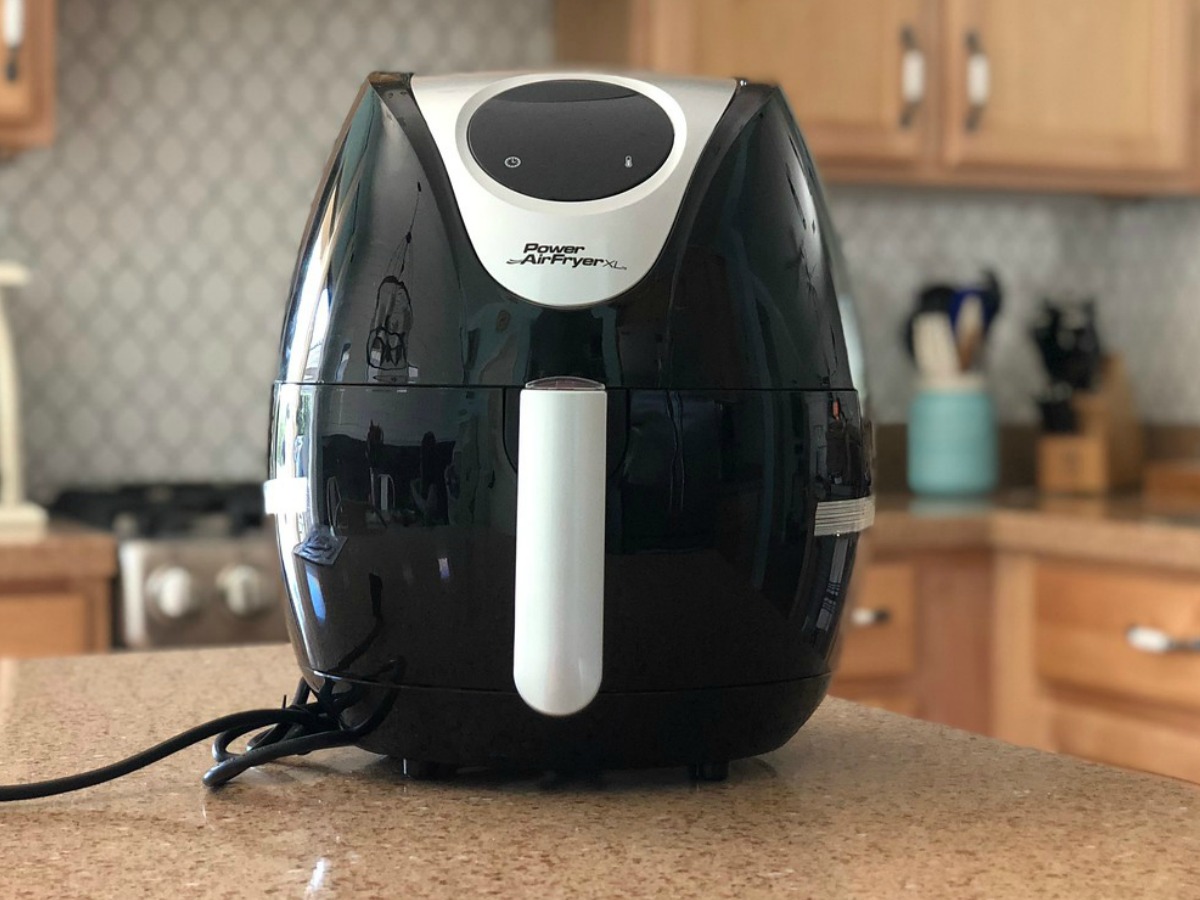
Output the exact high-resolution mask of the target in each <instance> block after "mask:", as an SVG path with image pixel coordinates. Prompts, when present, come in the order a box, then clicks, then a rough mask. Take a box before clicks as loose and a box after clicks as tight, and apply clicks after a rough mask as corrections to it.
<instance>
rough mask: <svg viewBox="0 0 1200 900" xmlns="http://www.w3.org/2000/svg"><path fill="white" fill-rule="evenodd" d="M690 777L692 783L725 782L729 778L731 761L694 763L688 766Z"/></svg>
mask: <svg viewBox="0 0 1200 900" xmlns="http://www.w3.org/2000/svg"><path fill="white" fill-rule="evenodd" d="M688 777H689V778H691V779H692V781H724V780H725V779H726V778H728V777H729V761H728V760H726V761H725V762H709V763H692V764H691V765H690V766H688Z"/></svg>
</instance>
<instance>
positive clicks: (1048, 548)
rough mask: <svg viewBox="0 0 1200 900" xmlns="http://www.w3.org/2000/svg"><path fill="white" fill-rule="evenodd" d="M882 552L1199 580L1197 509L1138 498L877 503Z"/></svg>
mask: <svg viewBox="0 0 1200 900" xmlns="http://www.w3.org/2000/svg"><path fill="white" fill-rule="evenodd" d="M870 540H871V543H872V546H873V548H874V549H875V550H876V551H878V552H885V553H886V552H890V551H894V552H907V551H915V550H954V549H972V548H978V549H990V550H1001V551H1004V550H1009V551H1015V552H1025V551H1029V552H1036V553H1040V554H1047V555H1052V556H1067V557H1072V558H1076V559H1086V560H1094V561H1096V562H1111V563H1125V564H1130V565H1144V566H1156V567H1159V568H1162V569H1174V570H1177V571H1181V572H1200V508H1197V507H1195V506H1194V505H1193V506H1185V505H1171V504H1163V503H1161V502H1160V503H1151V502H1147V501H1144V500H1142V499H1141V498H1140V497H1137V496H1125V497H1120V496H1118V497H1113V498H1103V497H1099V498H1089V497H1055V496H1045V495H1040V494H1037V493H1035V492H1033V491H1023V492H1010V493H1006V494H1001V495H999V496H996V497H993V498H987V499H981V500H936V499H926V498H916V497H910V496H903V495H891V496H888V495H885V496H882V497H880V498H879V501H878V512H877V514H876V518H875V527H874V528H872V529H871V531H870Z"/></svg>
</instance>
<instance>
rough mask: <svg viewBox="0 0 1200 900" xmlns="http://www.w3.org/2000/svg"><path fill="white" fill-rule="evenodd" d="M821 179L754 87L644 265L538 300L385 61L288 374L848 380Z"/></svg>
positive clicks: (480, 379) (294, 326)
mask: <svg viewBox="0 0 1200 900" xmlns="http://www.w3.org/2000/svg"><path fill="white" fill-rule="evenodd" d="M717 148H720V150H721V152H713V151H715V150H716V149H717ZM815 184H816V182H815V174H814V171H813V167H812V161H811V159H810V158H809V156H808V152H807V150H806V149H805V148H804V146H803V143H802V142H801V141H800V140H799V136H798V134H797V133H796V131H795V127H794V125H792V123H791V121H790V117H789V116H788V113H787V110H786V105H785V103H784V102H783V99H782V95H780V94H779V93H778V91H771V90H770V89H767V88H763V87H760V86H755V85H749V86H745V87H743V88H741V89H740V90H739V91H738V93H737V94H736V95H735V97H734V99H733V101H732V103H731V106H730V108H729V110H728V111H727V113H726V116H725V118H724V119H723V121H722V124H721V125H720V126H719V127H718V130H717V132H716V133H715V134H714V137H713V140H712V142H710V152H706V153H705V155H704V156H703V158H702V159H701V162H700V166H699V168H698V169H697V171H696V174H695V176H694V178H693V180H692V187H691V188H689V192H688V195H687V197H686V198H685V200H684V203H683V206H682V207H681V210H680V215H679V218H678V220H677V223H676V227H675V229H674V231H673V232H672V234H671V236H670V238H669V239H668V241H667V244H666V247H665V248H664V251H663V253H662V255H661V257H660V258H659V260H658V262H657V263H656V264H655V266H654V268H653V269H652V270H651V272H650V274H649V275H647V277H646V278H645V279H643V280H642V282H641V283H639V284H638V285H637V286H636V287H634V288H633V289H632V290H630V291H628V292H627V293H625V294H623V295H621V296H620V297H618V298H617V299H616V300H614V301H613V302H611V303H609V304H605V305H603V306H600V307H595V308H590V309H584V310H563V309H547V308H543V307H539V306H535V305H533V304H531V303H528V302H525V301H523V300H521V299H520V298H518V297H516V296H515V295H514V294H512V293H511V292H509V291H507V290H505V289H504V288H502V287H500V286H499V285H498V284H497V283H495V282H494V281H493V280H492V279H491V278H490V277H489V276H488V275H487V273H486V272H485V271H484V269H483V267H482V265H481V264H480V262H479V260H478V258H477V257H476V256H475V254H474V252H473V251H472V250H471V245H470V241H469V240H468V239H467V236H466V233H465V230H464V228H463V225H462V221H461V219H460V218H459V216H458V211H457V207H456V204H455V201H454V198H453V196H452V194H451V192H450V187H449V182H448V180H447V178H446V175H445V172H444V170H443V168H442V166H441V163H440V161H439V157H438V156H437V151H436V149H435V148H434V145H433V143H432V140H431V138H430V136H429V134H428V131H427V130H426V128H425V125H424V123H423V121H422V119H421V117H420V113H419V112H418V110H417V108H416V105H415V103H414V101H413V98H412V95H411V93H410V92H409V89H408V81H407V77H401V76H380V77H378V78H377V79H376V80H375V81H374V82H373V84H372V85H369V86H368V87H367V89H366V90H365V91H364V93H363V94H362V95H361V96H360V100H359V103H358V105H357V107H356V109H355V111H354V112H353V114H352V116H351V118H350V119H349V121H348V122H347V130H346V132H345V134H344V136H343V141H342V143H341V145H340V148H339V150H338V152H337V154H336V156H335V158H334V160H333V162H332V165H331V169H330V171H329V174H328V179H327V181H326V183H325V184H324V185H323V186H322V189H321V192H320V194H319V196H318V199H317V203H316V204H315V206H314V209H313V217H312V219H311V221H310V223H309V237H308V240H307V242H306V243H305V246H304V248H303V251H302V254H301V257H300V261H299V263H298V265H297V267H296V274H295V277H294V280H293V289H292V300H291V308H290V310H289V312H288V316H287V320H286V324H285V330H284V340H283V356H282V362H281V366H280V372H279V380H280V381H283V382H320V383H342V384H390V385H491V386H512V387H517V386H520V385H523V384H525V383H527V382H529V381H532V380H534V379H536V378H541V377H546V376H566V375H573V376H579V377H583V378H589V379H592V380H595V381H600V382H602V383H604V384H605V385H607V386H608V387H609V388H617V387H629V388H671V389H675V390H697V389H709V388H714V389H715V388H724V389H735V390H736V389H746V388H777V387H782V388H791V389H838V390H850V389H853V387H854V385H853V382H852V378H851V372H850V367H849V363H848V361H847V358H846V349H845V346H844V343H843V340H842V335H841V323H840V319H839V313H838V303H837V298H836V296H835V292H834V286H833V281H832V275H831V271H830V261H829V256H828V252H827V250H826V247H825V235H824V234H823V228H822V218H823V216H822V215H819V214H818V205H819V203H820V201H819V199H818V197H817V196H816V195H815V191H816V190H817V188H816V187H815Z"/></svg>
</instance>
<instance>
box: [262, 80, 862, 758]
mask: <svg viewBox="0 0 1200 900" xmlns="http://www.w3.org/2000/svg"><path fill="white" fill-rule="evenodd" d="M664 126H665V127H664ZM672 191H674V194H672V193H671V192H672ZM485 195H486V196H485ZM489 204H490V205H489ZM506 210H510V211H511V215H509V213H508V212H506ZM826 229H827V220H826V216H825V209H824V204H823V200H822V197H821V192H820V187H819V185H818V182H817V177H816V173H815V171H814V169H813V165H812V161H811V159H810V157H809V154H808V151H807V149H806V148H805V145H804V142H803V140H802V138H801V136H800V134H799V132H798V130H797V128H796V126H795V124H794V123H793V120H792V117H791V115H790V113H789V111H788V108H787V105H786V102H785V100H784V98H783V96H782V94H781V93H780V92H779V90H778V89H777V88H774V87H768V86H763V85H755V84H746V83H741V82H734V81H728V82H716V81H713V82H708V81H691V80H682V79H657V78H655V79H652V80H645V79H633V78H626V77H620V76H613V75H582V74H571V75H561V74H558V75H555V74H542V75H519V76H501V77H489V76H451V77H446V78H420V77H415V78H414V77H410V76H408V75H397V74H377V75H374V76H372V77H371V78H370V80H369V81H368V83H367V84H366V85H365V86H364V88H363V90H362V92H361V93H360V95H359V97H358V100H357V102H356V104H355V108H354V110H353V111H352V113H351V115H350V117H349V119H348V120H347V122H346V125H345V127H344V129H343V131H342V134H341V136H340V138H339V139H338V142H337V145H336V147H335V150H334V153H333V156H332V159H331V161H330V163H329V166H328V169H327V172H326V175H325V178H324V182H323V184H322V186H321V188H320V191H319V193H318V195H317V198H316V201H315V203H314V207H313V211H312V216H311V220H310V223H309V227H308V232H307V236H306V238H305V240H304V243H303V246H302V249H301V254H300V259H299V263H298V265H297V268H296V274H295V279H294V282H293V288H292V296H291V304H290V308H289V311H288V314H287V320H286V324H285V328H284V335H283V347H282V361H281V365H280V370H279V379H278V381H277V383H276V387H275V399H274V418H273V432H272V442H271V480H270V481H269V482H268V485H267V495H268V503H269V505H270V507H271V508H272V509H273V510H274V511H275V512H276V514H277V527H278V538H279V547H280V555H281V559H282V564H283V571H284V575H285V579H286V581H287V585H288V589H289V596H290V623H289V624H290V629H291V636H292V641H293V643H294V645H295V649H296V653H297V656H298V659H299V662H300V665H301V667H302V669H303V671H304V673H305V677H306V678H307V679H308V680H309V682H310V683H312V684H313V685H314V686H319V685H321V684H323V683H325V682H326V681H327V680H333V681H335V682H337V683H338V685H339V688H338V689H339V691H341V692H342V694H343V695H344V697H345V698H347V699H346V701H345V702H347V703H349V704H350V705H351V708H350V712H349V713H348V716H349V718H351V719H352V720H353V721H355V722H356V723H362V724H363V726H364V732H365V734H364V737H363V738H362V740H361V743H362V745H363V746H364V747H366V748H368V749H371V750H375V751H378V752H381V753H386V754H389V755H393V756H400V757H405V758H406V759H408V760H410V761H422V762H426V763H428V762H432V763H438V764H445V765H452V766H454V765H462V766H473V765H486V766H509V765H520V766H546V767H567V766H579V765H583V766H598V767H626V766H650V765H670V764H693V765H700V764H720V763H723V762H724V761H727V760H729V759H733V758H738V757H744V756H749V755H753V754H758V753H762V752H765V751H768V750H771V749H774V748H776V747H778V746H780V745H781V744H783V743H784V742H785V741H786V740H787V739H788V738H789V737H791V735H792V734H794V733H795V731H796V730H797V729H798V728H799V727H800V726H801V725H802V724H803V723H804V721H805V720H806V719H807V718H808V717H809V715H810V714H811V713H812V712H813V710H814V709H815V708H816V706H817V704H818V703H819V702H820V701H821V699H822V697H823V696H824V693H825V689H826V686H827V684H828V681H829V677H830V656H831V650H832V647H833V644H834V639H835V637H836V635H837V629H838V623H839V620H840V617H841V612H842V608H843V605H844V603H845V597H846V584H847V581H848V579H849V576H850V571H851V568H852V566H853V562H854V555H855V547H856V543H857V540H858V532H859V531H860V530H861V529H862V528H863V527H865V525H866V524H868V523H869V520H870V515H871V509H872V507H871V498H870V477H869V470H868V462H867V456H868V451H867V448H866V446H865V444H866V437H865V430H864V422H863V419H862V415H861V412H860V408H859V402H858V398H857V395H856V392H855V389H854V384H853V383H852V380H851V376H850V371H849V367H848V363H847V358H846V350H845V346H844V342H843V337H842V328H841V323H840V321H839V317H838V307H837V302H836V296H835V290H834V285H833V283H832V274H831V271H830V260H829V254H828V252H827V243H826V242H827V233H826ZM539 379H586V380H587V381H588V382H593V383H595V384H596V385H597V386H602V387H603V389H604V391H605V402H606V404H607V410H606V412H607V416H606V426H605V431H606V433H605V434H603V435H602V436H596V435H592V436H587V435H583V436H581V438H580V439H581V440H603V441H604V443H605V445H606V449H605V455H604V461H605V467H606V470H607V474H606V476H604V477H603V478H602V481H603V484H602V492H603V493H602V496H603V497H604V500H603V504H604V510H603V531H604V540H603V548H602V550H600V551H599V552H601V553H602V557H601V558H602V568H603V597H602V600H603V635H602V639H603V641H602V643H603V650H602V678H601V680H600V682H599V690H598V693H596V694H595V696H594V698H593V699H591V701H590V702H589V703H587V705H585V706H584V707H583V708H582V709H581V710H579V711H577V712H572V713H570V714H566V715H547V714H546V713H544V712H539V711H538V710H536V709H534V708H533V707H532V706H531V705H530V704H529V703H527V702H526V700H525V699H523V697H522V695H521V694H519V693H518V691H517V688H516V687H515V686H514V591H515V579H516V575H515V569H514V566H515V562H514V560H515V554H516V541H517V537H516V533H517V506H518V503H517V496H518V478H519V474H518V473H519V472H520V468H521V448H520V446H519V440H518V438H519V427H518V424H519V420H520V409H521V405H522V399H521V398H522V389H523V387H524V386H525V385H527V384H529V383H530V382H535V381H538V380H539ZM530 477H533V475H532V473H530ZM567 524H568V523H564V527H566V525H567ZM568 612H569V610H568Z"/></svg>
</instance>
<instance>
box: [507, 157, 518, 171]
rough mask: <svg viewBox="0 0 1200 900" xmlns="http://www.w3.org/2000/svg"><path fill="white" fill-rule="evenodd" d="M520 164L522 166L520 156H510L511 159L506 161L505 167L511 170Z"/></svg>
mask: <svg viewBox="0 0 1200 900" xmlns="http://www.w3.org/2000/svg"><path fill="white" fill-rule="evenodd" d="M520 164H521V157H519V156H509V157H507V158H505V160H504V165H506V166H508V168H510V169H515V168H516V167H517V166H519V165H520Z"/></svg>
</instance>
